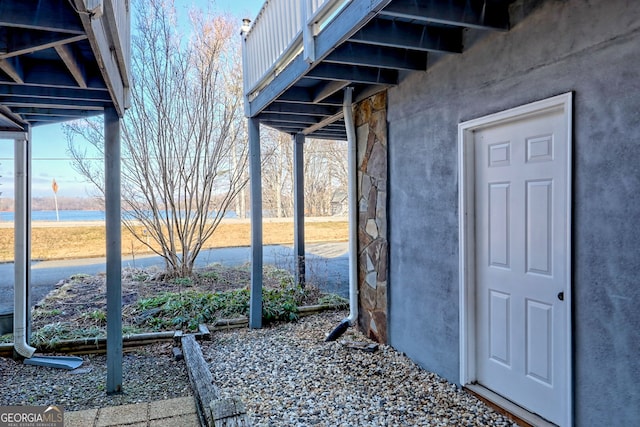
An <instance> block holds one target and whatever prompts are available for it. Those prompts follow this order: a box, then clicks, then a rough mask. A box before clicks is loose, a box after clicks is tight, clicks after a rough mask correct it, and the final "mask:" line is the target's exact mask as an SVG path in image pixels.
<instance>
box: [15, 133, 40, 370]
mask: <svg viewBox="0 0 640 427" xmlns="http://www.w3.org/2000/svg"><path fill="white" fill-rule="evenodd" d="M28 143H29V141H28V138H27V137H26V136H25V138H24V139H16V140H15V141H14V159H15V160H14V161H15V178H14V179H15V202H14V203H15V207H14V209H15V222H14V233H15V241H14V245H15V256H14V258H15V261H14V266H15V267H14V271H15V281H14V299H13V309H14V312H15V315H14V321H13V343H14V344H13V345H14V349H15V351H16V352H17V353H18V354H19V355H20V356H22V357H26V358H27V359H28V358H31V356H33V353H35V351H36V349H35V348H33V347H31V346H30V345H29V344H28V343H27V315H28V312H27V310H28V307H27V280H28V274H27V273H28V272H27V269H28V268H29V263H30V259H29V258H30V253H29V239H28V236H29V235H28V230H27V227H30V223H29V217H30V215H29V204H28V203H29V201H28V197H29V191H28V186H29V179H30V177H29V176H28V162H29V158H28V154H27V153H28V146H27V145H28Z"/></svg>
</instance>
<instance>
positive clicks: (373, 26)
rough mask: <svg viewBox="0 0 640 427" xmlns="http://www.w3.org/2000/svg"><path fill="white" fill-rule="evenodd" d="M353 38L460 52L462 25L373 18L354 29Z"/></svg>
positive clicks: (377, 42)
mask: <svg viewBox="0 0 640 427" xmlns="http://www.w3.org/2000/svg"><path fill="white" fill-rule="evenodd" d="M350 41H352V42H359V43H366V44H374V45H377V46H387V47H392V48H403V49H413V50H421V51H424V52H444V53H460V52H462V28H452V27H438V26H433V25H420V24H410V23H407V22H400V21H391V20H388V19H374V20H372V21H371V22H369V23H368V24H367V25H366V26H365V27H363V28H362V29H361V30H360V31H358V32H357V33H355V34H354V35H353V37H351V39H350Z"/></svg>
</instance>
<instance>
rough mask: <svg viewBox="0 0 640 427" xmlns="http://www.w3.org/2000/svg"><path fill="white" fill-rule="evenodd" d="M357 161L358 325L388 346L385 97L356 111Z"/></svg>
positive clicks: (356, 108) (357, 108)
mask: <svg viewBox="0 0 640 427" xmlns="http://www.w3.org/2000/svg"><path fill="white" fill-rule="evenodd" d="M354 121H355V126H356V135H357V159H358V205H359V206H358V291H359V300H360V310H359V319H358V322H359V325H360V327H361V328H362V329H363V331H364V332H365V333H366V334H367V336H368V337H370V338H372V339H374V340H376V341H378V342H381V343H386V342H387V269H388V268H387V266H388V240H387V94H386V92H383V93H380V94H377V95H374V96H373V97H371V98H368V99H366V100H364V101H362V102H360V103H359V104H358V105H356V107H355V116H354Z"/></svg>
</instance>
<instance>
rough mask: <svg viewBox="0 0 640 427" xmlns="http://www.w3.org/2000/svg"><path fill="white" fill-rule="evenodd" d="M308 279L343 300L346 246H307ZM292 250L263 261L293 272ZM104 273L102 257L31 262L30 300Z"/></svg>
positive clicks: (4, 298)
mask: <svg viewBox="0 0 640 427" xmlns="http://www.w3.org/2000/svg"><path fill="white" fill-rule="evenodd" d="M305 249H306V253H307V261H306V269H307V278H308V280H309V281H310V282H314V283H317V284H319V286H320V287H321V288H322V289H323V290H325V291H327V292H333V293H337V294H339V295H342V296H344V297H346V296H347V295H348V292H349V286H348V277H349V274H348V267H349V255H348V243H347V242H340V243H318V244H308V245H306V248H305ZM250 259H251V248H249V247H240V248H221V249H208V250H205V251H202V252H201V253H200V255H199V256H198V258H197V260H196V265H197V266H205V265H207V264H212V263H215V262H220V263H223V264H225V265H230V266H233V265H241V264H244V263H247V262H249V261H250ZM293 261H294V257H293V248H292V247H290V246H281V245H274V246H265V247H264V262H265V263H266V264H275V265H277V266H278V267H281V268H287V269H289V270H290V271H293V267H294V263H293ZM162 264H163V261H162V258H160V257H158V256H143V257H141V256H137V257H135V258H132V257H130V256H128V257H123V259H122V266H123V267H136V268H142V267H149V266H153V265H159V266H162ZM104 271H105V259H104V258H87V259H76V260H57V261H34V262H33V263H32V265H31V301H32V303H35V302H37V301H40V299H42V298H43V297H44V296H45V295H47V294H48V293H49V291H51V290H52V289H54V288H55V286H56V284H57V283H58V282H60V281H61V280H63V279H66V278H68V277H70V276H72V275H74V274H97V273H100V272H104ZM13 275H14V268H13V263H6V264H0V312H6V311H11V310H12V308H13Z"/></svg>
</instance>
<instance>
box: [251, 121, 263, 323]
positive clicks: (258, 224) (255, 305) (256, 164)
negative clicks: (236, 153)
mask: <svg viewBox="0 0 640 427" xmlns="http://www.w3.org/2000/svg"><path fill="white" fill-rule="evenodd" d="M249 178H250V180H251V298H250V301H249V327H250V328H252V329H259V328H262V170H261V158H260V120H258V119H256V118H249Z"/></svg>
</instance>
